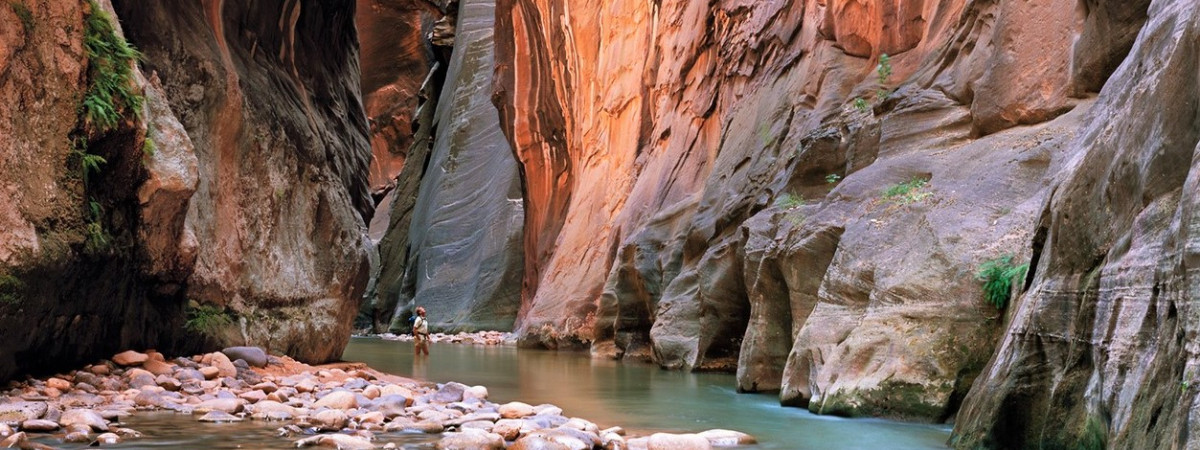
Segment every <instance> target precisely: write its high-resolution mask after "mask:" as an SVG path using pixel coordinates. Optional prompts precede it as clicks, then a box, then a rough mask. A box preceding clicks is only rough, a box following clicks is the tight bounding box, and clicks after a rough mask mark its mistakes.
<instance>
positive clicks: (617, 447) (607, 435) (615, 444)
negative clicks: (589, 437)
mask: <svg viewBox="0 0 1200 450" xmlns="http://www.w3.org/2000/svg"><path fill="white" fill-rule="evenodd" d="M600 447H601V448H603V449H604V450H626V449H628V448H629V444H628V443H626V442H625V437H624V436H622V435H621V434H618V433H615V432H612V431H604V432H601V433H600Z"/></svg>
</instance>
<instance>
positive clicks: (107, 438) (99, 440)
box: [91, 433, 121, 447]
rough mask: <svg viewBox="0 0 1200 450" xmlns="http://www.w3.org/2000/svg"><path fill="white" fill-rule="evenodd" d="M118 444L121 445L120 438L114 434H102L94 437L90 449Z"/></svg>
mask: <svg viewBox="0 0 1200 450" xmlns="http://www.w3.org/2000/svg"><path fill="white" fill-rule="evenodd" d="M120 443H121V436H118V435H117V434H116V433H104V434H101V435H99V436H96V440H95V441H94V442H92V444H91V447H96V446H101V445H116V444H120Z"/></svg>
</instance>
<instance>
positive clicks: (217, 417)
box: [196, 411, 243, 423]
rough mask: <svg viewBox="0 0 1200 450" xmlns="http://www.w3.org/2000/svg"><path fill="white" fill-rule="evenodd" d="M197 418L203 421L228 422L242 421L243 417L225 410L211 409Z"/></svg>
mask: <svg viewBox="0 0 1200 450" xmlns="http://www.w3.org/2000/svg"><path fill="white" fill-rule="evenodd" d="M196 420H199V421H201V422H214V423H227V422H241V421H242V420H243V419H242V418H241V417H238V416H235V415H233V414H229V413H227V412H224V411H209V413H208V414H205V415H203V416H201V417H200V418H199V419H196Z"/></svg>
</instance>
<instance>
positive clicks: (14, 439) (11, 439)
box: [0, 433, 29, 448]
mask: <svg viewBox="0 0 1200 450" xmlns="http://www.w3.org/2000/svg"><path fill="white" fill-rule="evenodd" d="M26 442H29V438H28V437H27V436H26V435H25V433H14V434H11V435H9V436H8V437H6V438H4V440H0V447H3V448H12V447H23V445H22V444H24V443H26Z"/></svg>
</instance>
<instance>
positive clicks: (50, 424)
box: [21, 419, 58, 432]
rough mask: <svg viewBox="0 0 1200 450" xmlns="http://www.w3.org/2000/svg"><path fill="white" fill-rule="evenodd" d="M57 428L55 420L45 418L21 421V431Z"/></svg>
mask: <svg viewBox="0 0 1200 450" xmlns="http://www.w3.org/2000/svg"><path fill="white" fill-rule="evenodd" d="M57 429H58V423H57V422H54V421H51V420H46V419H33V420H26V421H24V422H21V431H35V432H47V431H54V430H57Z"/></svg>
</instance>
